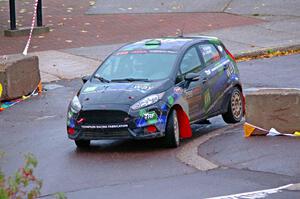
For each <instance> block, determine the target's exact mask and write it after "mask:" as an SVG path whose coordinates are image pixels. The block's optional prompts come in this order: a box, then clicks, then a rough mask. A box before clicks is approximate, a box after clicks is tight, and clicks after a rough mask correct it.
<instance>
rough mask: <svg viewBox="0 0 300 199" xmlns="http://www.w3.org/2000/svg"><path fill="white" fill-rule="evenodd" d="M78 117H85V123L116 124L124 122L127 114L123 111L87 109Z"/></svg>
mask: <svg viewBox="0 0 300 199" xmlns="http://www.w3.org/2000/svg"><path fill="white" fill-rule="evenodd" d="M79 118H85V119H86V121H85V124H93V125H95V124H117V123H124V122H125V120H126V118H128V114H127V113H126V112H124V111H113V110H88V111H82V112H81V113H80V115H79Z"/></svg>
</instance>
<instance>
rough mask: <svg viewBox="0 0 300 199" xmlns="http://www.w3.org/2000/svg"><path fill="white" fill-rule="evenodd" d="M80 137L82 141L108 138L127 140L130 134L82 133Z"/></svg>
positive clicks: (124, 132)
mask: <svg viewBox="0 0 300 199" xmlns="http://www.w3.org/2000/svg"><path fill="white" fill-rule="evenodd" d="M82 137H83V138H84V139H90V140H97V139H108V138H129V137H130V134H129V132H128V131H127V130H118V131H99V130H97V131H83V132H82Z"/></svg>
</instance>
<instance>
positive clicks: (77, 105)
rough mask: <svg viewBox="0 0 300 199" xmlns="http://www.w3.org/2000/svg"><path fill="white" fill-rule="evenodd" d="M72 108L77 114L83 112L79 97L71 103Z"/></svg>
mask: <svg viewBox="0 0 300 199" xmlns="http://www.w3.org/2000/svg"><path fill="white" fill-rule="evenodd" d="M71 108H72V109H73V111H74V112H75V113H78V112H79V111H80V110H81V108H82V107H81V104H80V101H79V98H78V97H77V96H75V97H74V98H73V100H72V102H71Z"/></svg>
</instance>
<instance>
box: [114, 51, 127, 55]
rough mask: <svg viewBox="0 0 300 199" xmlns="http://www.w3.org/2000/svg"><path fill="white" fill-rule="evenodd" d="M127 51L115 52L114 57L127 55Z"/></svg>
mask: <svg viewBox="0 0 300 199" xmlns="http://www.w3.org/2000/svg"><path fill="white" fill-rule="evenodd" d="M127 54H128V51H121V52H117V53H116V55H127Z"/></svg>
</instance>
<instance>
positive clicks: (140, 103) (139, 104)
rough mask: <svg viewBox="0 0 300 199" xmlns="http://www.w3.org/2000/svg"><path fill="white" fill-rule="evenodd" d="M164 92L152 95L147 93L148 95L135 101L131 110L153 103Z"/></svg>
mask: <svg viewBox="0 0 300 199" xmlns="http://www.w3.org/2000/svg"><path fill="white" fill-rule="evenodd" d="M164 94H165V93H164V92H163V93H160V94H154V95H149V96H148V97H145V98H143V99H141V100H139V101H138V102H136V103H135V104H134V105H132V106H131V107H130V108H131V109H133V110H138V109H140V108H143V107H146V106H149V105H152V104H155V103H156V102H158V101H159V100H160V99H161V98H162V97H163V96H164Z"/></svg>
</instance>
